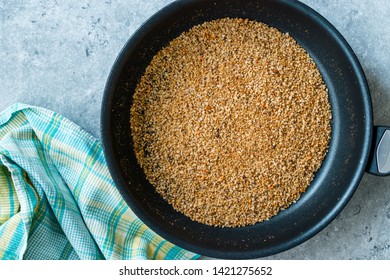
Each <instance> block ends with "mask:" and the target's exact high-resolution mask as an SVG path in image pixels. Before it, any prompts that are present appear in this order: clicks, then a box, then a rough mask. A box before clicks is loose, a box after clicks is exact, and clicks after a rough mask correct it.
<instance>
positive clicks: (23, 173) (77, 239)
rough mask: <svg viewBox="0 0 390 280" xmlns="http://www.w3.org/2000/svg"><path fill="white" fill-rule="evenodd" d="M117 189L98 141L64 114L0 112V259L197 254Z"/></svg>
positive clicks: (19, 107)
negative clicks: (146, 218)
mask: <svg viewBox="0 0 390 280" xmlns="http://www.w3.org/2000/svg"><path fill="white" fill-rule="evenodd" d="M198 257H199V256H198V255H196V254H194V253H191V252H188V251H186V250H183V249H181V248H179V247H177V246H175V245H173V244H171V243H169V242H167V241H166V240H164V239H163V238H161V237H160V236H158V235H157V234H155V233H154V232H153V231H151V230H150V229H149V228H148V227H146V226H145V225H144V224H143V223H142V222H141V221H140V220H139V219H138V218H137V217H136V216H135V215H134V213H133V212H132V211H131V210H130V209H129V207H128V206H127V204H126V203H125V202H124V200H123V199H122V197H121V196H120V194H119V192H118V190H117V189H116V187H115V185H114V183H113V181H112V178H111V176H110V174H109V172H108V169H107V166H106V162H105V159H104V155H103V150H102V146H101V144H100V143H99V141H97V140H96V139H95V138H93V137H92V136H91V135H89V134H88V133H86V132H85V131H83V130H82V129H81V128H80V127H79V126H77V125H76V124H74V123H72V122H71V121H69V120H68V119H66V118H64V117H62V116H61V115H59V114H57V113H54V112H51V111H49V110H46V109H43V108H39V107H32V106H28V105H24V104H15V105H13V106H11V107H9V108H8V109H6V110H5V111H4V112H2V113H1V114H0V259H45V260H48V259H196V258H198Z"/></svg>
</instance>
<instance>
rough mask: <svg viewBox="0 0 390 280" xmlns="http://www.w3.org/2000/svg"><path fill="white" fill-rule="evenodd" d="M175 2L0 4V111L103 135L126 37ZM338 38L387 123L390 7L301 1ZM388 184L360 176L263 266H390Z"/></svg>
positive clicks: (383, 2) (33, 0) (381, 0)
mask: <svg viewBox="0 0 390 280" xmlns="http://www.w3.org/2000/svg"><path fill="white" fill-rule="evenodd" d="M170 2H172V0H130V1H116V0H103V1H92V0H66V1H56V0H30V1H28V0H1V1H0V85H1V90H0V111H1V110H3V109H5V108H6V107H8V106H9V105H11V104H13V103H15V102H23V103H28V104H31V105H38V106H43V107H46V108H48V109H51V110H54V111H57V112H59V113H61V114H63V115H65V116H66V117H68V118H69V119H71V120H73V121H74V122H76V123H78V124H79V125H80V126H82V127H83V128H84V129H86V130H87V131H88V132H90V133H91V134H93V135H94V136H96V137H100V131H99V126H100V121H99V118H100V106H101V99H102V94H103V88H104V85H105V81H106V78H107V75H108V73H109V71H110V68H111V66H112V64H113V62H114V60H115V58H116V56H117V54H118V52H119V51H120V49H121V48H122V46H123V45H124V44H125V42H126V40H127V39H128V38H129V36H130V35H131V34H132V33H133V32H134V31H135V30H136V29H137V28H138V27H139V26H140V25H141V24H142V22H144V21H145V20H146V19H147V18H148V17H149V16H151V15H152V14H153V13H154V12H156V11H157V10H158V9H160V8H161V7H163V6H165V5H167V4H168V3H170ZM303 2H305V3H307V4H308V5H310V6H311V7H313V8H314V9H315V10H317V11H318V12H320V13H321V14H322V15H323V16H325V17H326V18H327V19H328V20H329V21H330V22H331V23H332V24H334V25H335V27H336V28H337V29H338V30H339V31H340V32H341V33H342V34H343V35H344V36H345V38H346V39H347V40H348V42H349V43H350V45H351V46H352V48H353V49H354V51H355V52H356V54H357V56H358V58H359V60H360V62H361V64H362V66H363V68H364V71H365V73H366V75H367V79H368V82H369V86H370V88H371V91H372V99H373V106H374V118H375V123H376V124H388V125H390V2H389V1H388V0H376V1H369V0H346V1H339V0H327V1H323V0H304V1H303ZM389 185H390V178H378V177H374V176H371V175H368V174H366V175H364V177H363V180H362V182H361V184H360V185H359V188H358V190H357V192H356V193H355V195H354V196H353V198H352V200H351V201H350V202H349V204H348V205H347V207H346V208H345V209H344V210H343V211H342V213H341V214H340V215H339V216H338V218H337V219H336V220H335V221H334V222H332V223H331V224H330V225H329V226H328V227H327V228H325V229H324V230H323V231H322V232H321V233H319V234H318V235H316V236H315V237H313V238H312V239H310V240H309V241H307V242H305V243H304V244H302V245H300V246H298V247H295V248H293V249H291V250H289V251H286V252H283V253H281V254H278V255H275V256H272V257H269V259H390V186H389Z"/></svg>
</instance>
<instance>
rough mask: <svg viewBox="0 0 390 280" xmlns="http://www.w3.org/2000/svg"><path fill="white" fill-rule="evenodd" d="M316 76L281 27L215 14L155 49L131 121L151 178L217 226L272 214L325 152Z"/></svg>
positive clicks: (185, 209)
mask: <svg viewBox="0 0 390 280" xmlns="http://www.w3.org/2000/svg"><path fill="white" fill-rule="evenodd" d="M331 118H332V114H331V107H330V103H329V99H328V90H327V88H326V86H325V84H324V82H323V79H322V76H321V74H320V72H319V70H318V68H317V66H316V64H315V62H314V61H313V59H312V58H311V57H310V56H309V55H308V54H307V53H306V51H305V50H304V49H303V48H302V47H301V46H299V45H298V43H297V42H296V41H295V40H294V39H293V38H292V37H291V36H290V35H289V34H287V33H282V32H280V31H279V30H277V29H275V28H271V27H269V26H267V25H265V24H263V23H260V22H257V21H252V20H247V19H241V18H222V19H218V20H214V21H210V22H205V23H203V24H201V25H197V26H194V27H193V28H191V29H190V30H189V31H187V32H184V33H182V34H181V35H180V36H179V37H177V38H176V39H174V40H172V41H171V42H170V43H169V45H168V46H166V47H165V48H164V49H162V50H161V51H159V52H158V53H157V54H156V55H155V56H154V58H153V59H152V61H151V63H150V65H149V66H148V67H147V68H146V71H145V73H144V75H143V76H142V78H141V79H140V81H139V84H138V85H137V88H136V90H135V93H134V96H133V105H132V107H131V117H130V125H131V131H132V139H133V144H134V151H135V154H136V158H137V160H138V163H139V164H140V166H141V167H142V168H143V170H144V173H145V175H146V177H147V179H148V180H149V182H150V183H151V184H152V185H153V186H154V187H155V188H156V191H157V192H158V193H160V194H161V195H162V197H163V198H164V199H165V200H166V201H167V202H168V203H169V204H171V205H172V206H173V207H174V208H175V209H176V210H177V211H179V212H182V213H184V214H185V215H187V216H188V217H190V218H191V219H192V220H194V221H198V222H200V223H204V224H207V225H212V226H219V227H239V226H246V225H252V224H255V223H258V222H261V221H264V220H267V219H269V218H271V217H272V216H274V215H276V214H277V213H278V212H279V211H281V210H283V209H286V208H287V207H289V206H290V205H291V204H292V203H294V202H296V201H297V200H298V199H299V198H300V196H301V194H302V193H304V192H305V191H306V189H307V188H308V186H309V185H310V183H311V181H312V180H313V178H314V175H315V172H316V171H317V170H318V169H319V167H320V166H321V163H322V161H323V160H324V157H325V155H326V153H327V150H328V146H329V142H330V135H331Z"/></svg>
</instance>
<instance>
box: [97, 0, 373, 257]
mask: <svg viewBox="0 0 390 280" xmlns="http://www.w3.org/2000/svg"><path fill="white" fill-rule="evenodd" d="M221 17H242V18H249V19H253V20H258V21H261V22H264V23H266V24H268V25H270V26H273V27H276V28H278V29H279V30H281V31H283V32H289V33H290V35H292V36H293V37H294V38H295V39H296V40H297V41H298V43H300V44H301V45H302V46H303V47H304V48H305V49H306V50H307V51H308V53H309V54H310V55H311V56H312V57H313V58H314V60H315V61H316V63H317V65H318V67H319V68H320V71H321V73H322V75H323V78H324V80H325V83H326V84H327V86H328V88H329V95H330V102H331V106H332V115H333V121H332V140H331V145H330V149H329V152H328V154H327V157H326V159H325V161H324V162H323V165H322V167H321V169H320V170H319V171H318V172H317V174H316V177H315V179H314V181H313V182H312V184H311V185H310V187H309V188H308V190H307V192H306V193H305V194H304V195H303V196H302V197H301V199H300V200H298V202H297V203H296V204H294V205H292V206H291V207H289V208H288V209H286V210H284V211H282V212H280V213H279V214H278V215H276V216H275V217H273V218H271V219H270V220H268V221H265V222H262V223H258V224H256V225H253V226H247V227H241V228H217V227H211V226H207V225H203V224H200V223H197V222H193V221H191V220H190V219H188V218H187V217H186V216H184V215H182V214H181V213H178V212H176V211H175V210H174V209H173V208H172V207H171V206H170V205H168V204H167V202H165V201H164V200H163V199H162V198H161V197H160V195H159V194H157V193H156V192H155V190H154V188H153V186H151V185H150V184H149V183H148V182H147V180H146V179H145V176H144V174H143V171H142V169H140V167H139V166H138V164H137V161H136V158H135V155H134V153H133V147H132V140H131V132H130V124H129V118H130V107H131V104H132V94H133V92H134V89H135V87H136V84H137V82H138V81H139V79H140V77H141V75H142V74H143V72H144V70H145V67H146V66H147V65H148V64H149V62H150V61H151V59H152V57H153V56H154V55H155V54H156V52H157V51H158V50H160V49H161V48H162V47H164V46H166V45H167V44H168V42H169V41H170V40H172V39H173V38H175V37H177V36H178V35H179V34H180V33H181V32H183V31H186V30H188V29H189V28H190V27H192V26H193V25H196V24H200V23H202V22H204V21H209V20H212V19H217V18H221ZM371 134H372V112H371V100H370V96H369V92H368V88H367V84H366V80H365V78H364V74H363V72H362V70H361V67H360V65H359V63H358V61H357V59H356V57H355V55H354V54H353V52H352V50H351V49H350V47H349V46H348V45H347V43H346V42H345V40H344V39H343V38H342V37H341V35H340V34H339V33H338V32H337V31H336V30H335V29H334V28H333V27H332V26H331V25H330V24H329V23H328V22H327V21H326V20H325V19H323V18H322V17H321V16H319V15H318V14H317V13H316V12H314V11H313V10H312V9H310V8H308V7H307V6H305V5H303V4H301V3H299V2H296V1H277V0H263V1H261V0H258V1H251V0H223V1H209V0H198V1H194V0H187V1H179V2H174V3H173V4H171V5H169V6H167V7H166V8H164V9H163V10H162V11H160V12H159V13H157V14H156V15H154V16H153V17H152V18H151V19H149V20H148V21H147V22H146V23H145V24H144V25H143V26H142V27H141V28H140V29H139V30H138V31H137V32H136V33H135V35H134V36H133V37H132V38H131V39H130V40H129V42H128V43H127V44H126V46H125V47H124V49H123V50H122V52H121V54H120V56H119V57H118V59H117V61H116V63H115V65H114V67H113V70H112V72H111V75H110V77H109V79H108V82H107V87H106V92H105V97H104V100H103V105H102V137H103V143H104V148H105V153H106V158H107V162H108V165H109V168H110V171H111V174H112V176H113V178H114V180H115V182H116V184H117V186H118V188H119V189H120V191H121V194H122V196H123V197H124V198H125V200H126V201H127V203H128V204H129V205H130V206H131V208H132V209H133V211H134V212H135V213H136V214H137V215H138V216H139V217H140V218H141V219H142V220H143V221H144V222H145V223H146V224H147V225H148V226H149V227H151V228H152V229H153V230H154V231H156V232H157V233H158V234H160V235H161V236H163V237H164V238H166V239H168V240H169V241H171V242H174V243H176V244H177V245H179V246H181V247H183V248H186V249H189V250H192V251H194V252H197V253H200V254H203V255H207V256H212V257H220V258H234V259H238V258H255V257H262V256H267V255H271V254H275V253H278V252H281V251H283V250H286V249H289V248H291V247H293V246H296V245H298V244H300V243H301V242H303V241H305V240H307V239H308V238H310V237H311V236H313V235H314V234H316V233H317V232H319V231H320V230H321V229H322V228H324V227H325V226H326V225H327V224H328V223H329V222H330V221H331V220H332V219H333V218H335V216H336V215H337V214H338V213H339V212H340V211H341V210H342V208H343V207H344V206H345V204H346V203H347V202H348V200H349V198H350V197H351V196H352V194H353V192H354V190H355V189H356V187H357V184H358V182H359V181H360V179H361V176H362V174H363V172H364V168H365V165H366V161H367V157H368V153H369V148H370V141H371Z"/></svg>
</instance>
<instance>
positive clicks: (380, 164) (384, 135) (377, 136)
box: [366, 126, 390, 176]
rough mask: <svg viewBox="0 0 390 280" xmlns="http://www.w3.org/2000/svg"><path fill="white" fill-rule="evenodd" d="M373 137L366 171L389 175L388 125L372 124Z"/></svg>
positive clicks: (389, 138)
mask: <svg viewBox="0 0 390 280" xmlns="http://www.w3.org/2000/svg"><path fill="white" fill-rule="evenodd" d="M373 135H374V137H373V142H372V148H371V152H370V159H369V162H368V165H367V168H366V171H367V172H369V173H371V174H374V175H378V176H386V175H390V127H385V126H374V134H373Z"/></svg>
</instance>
